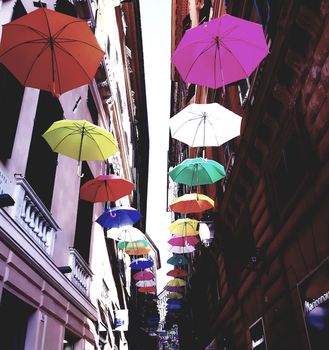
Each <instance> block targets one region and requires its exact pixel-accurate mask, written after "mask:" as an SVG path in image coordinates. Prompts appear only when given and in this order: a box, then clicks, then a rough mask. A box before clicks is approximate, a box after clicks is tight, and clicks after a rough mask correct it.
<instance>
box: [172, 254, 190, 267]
mask: <svg viewBox="0 0 329 350" xmlns="http://www.w3.org/2000/svg"><path fill="white" fill-rule="evenodd" d="M167 263H168V264H171V265H188V263H189V262H188V260H187V259H186V258H185V256H184V255H181V254H175V255H173V256H172V257H170V258H169V259H168V260H167Z"/></svg>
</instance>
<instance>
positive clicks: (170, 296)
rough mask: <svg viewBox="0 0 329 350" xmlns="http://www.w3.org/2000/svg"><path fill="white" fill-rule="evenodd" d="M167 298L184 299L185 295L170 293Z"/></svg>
mask: <svg viewBox="0 0 329 350" xmlns="http://www.w3.org/2000/svg"><path fill="white" fill-rule="evenodd" d="M166 297H167V298H168V299H182V298H183V294H181V293H168V294H167V295H166Z"/></svg>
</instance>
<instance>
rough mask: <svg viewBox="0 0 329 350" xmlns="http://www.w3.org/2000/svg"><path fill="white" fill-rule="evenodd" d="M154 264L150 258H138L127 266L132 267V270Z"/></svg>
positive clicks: (142, 268)
mask: <svg viewBox="0 0 329 350" xmlns="http://www.w3.org/2000/svg"><path fill="white" fill-rule="evenodd" d="M153 265H154V262H153V260H151V259H146V258H139V259H135V260H133V261H132V262H131V263H130V265H129V267H130V268H132V269H133V270H144V269H147V268H149V267H152V266H153Z"/></svg>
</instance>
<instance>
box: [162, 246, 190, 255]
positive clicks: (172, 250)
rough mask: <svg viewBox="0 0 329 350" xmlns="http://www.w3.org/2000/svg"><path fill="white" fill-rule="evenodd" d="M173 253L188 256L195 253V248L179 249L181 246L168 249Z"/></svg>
mask: <svg viewBox="0 0 329 350" xmlns="http://www.w3.org/2000/svg"><path fill="white" fill-rule="evenodd" d="M168 250H169V251H170V252H171V253H176V254H188V253H192V252H194V251H195V248H194V247H193V246H192V245H188V246H184V247H179V246H172V247H170V248H169V249H168Z"/></svg>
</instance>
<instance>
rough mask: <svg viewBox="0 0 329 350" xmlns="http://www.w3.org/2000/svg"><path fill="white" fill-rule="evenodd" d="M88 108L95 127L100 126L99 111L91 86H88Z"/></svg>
mask: <svg viewBox="0 0 329 350" xmlns="http://www.w3.org/2000/svg"><path fill="white" fill-rule="evenodd" d="M87 106H88V109H89V112H90V115H91V119H92V121H93V123H94V124H95V125H98V110H97V107H96V104H95V101H94V97H93V94H92V92H91V90H90V87H89V86H88V97H87Z"/></svg>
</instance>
